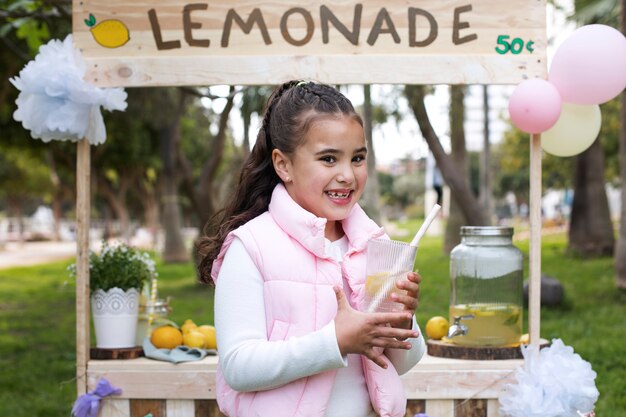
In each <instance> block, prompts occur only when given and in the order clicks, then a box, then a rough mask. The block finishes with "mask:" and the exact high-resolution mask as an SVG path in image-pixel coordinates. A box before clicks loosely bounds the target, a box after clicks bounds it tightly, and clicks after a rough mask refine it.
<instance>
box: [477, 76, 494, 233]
mask: <svg viewBox="0 0 626 417" xmlns="http://www.w3.org/2000/svg"><path fill="white" fill-rule="evenodd" d="M483 113H484V121H483V134H484V139H483V151H482V153H481V154H480V156H481V158H480V204H481V205H482V206H483V210H485V213H486V217H487V220H489V221H490V223H491V219H492V216H493V211H494V209H493V198H492V192H491V144H490V142H489V87H488V86H487V85H484V86H483Z"/></svg>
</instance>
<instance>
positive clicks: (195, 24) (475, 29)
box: [72, 0, 547, 417]
mask: <svg viewBox="0 0 626 417" xmlns="http://www.w3.org/2000/svg"><path fill="white" fill-rule="evenodd" d="M72 13H73V41H74V44H75V46H76V48H77V49H78V50H79V51H80V54H81V55H82V57H83V58H84V61H85V63H86V66H87V68H86V73H85V77H84V79H85V81H87V82H88V83H91V84H93V85H94V86H98V87H102V88H109V87H147V86H180V85H220V84H226V85H267V84H275V83H277V82H281V81H283V80H287V79H293V78H303V79H315V80H318V81H321V82H325V83H331V84H373V83H381V84H518V83H520V82H522V81H524V80H527V79H533V78H539V79H545V78H546V77H547V68H546V49H547V40H546V28H545V26H546V15H545V14H546V2H545V0H538V1H534V2H529V1H526V0H510V1H507V2H502V1H500V0H473V1H467V0H464V1H461V0H448V1H445V2H441V1H436V0H424V1H420V2H418V3H415V4H411V3H407V2H405V1H398V0H391V1H380V0H366V1H361V2H346V1H341V0H328V1H323V2H313V1H304V2H303V1H299V2H294V1H287V0H279V1H272V2H268V1H262V0H261V1H254V2H252V1H247V0H235V1H230V0H229V1H226V0H216V1H211V2H210V3H209V2H199V3H198V2H197V3H189V2H185V1H182V0H157V1H154V2H148V3H146V2H128V1H122V0H107V1H104V0H81V1H79V0H73V11H72ZM77 146H78V156H77V211H76V213H77V243H78V245H77V246H78V250H77V285H76V316H77V320H76V326H77V328H76V349H77V351H76V361H77V363H76V377H77V390H78V394H79V395H82V394H85V393H86V392H87V391H92V390H94V389H95V388H96V387H97V386H98V383H99V381H101V380H103V379H106V380H107V381H109V382H110V384H111V385H113V386H115V387H117V388H119V390H120V393H119V395H113V396H108V397H106V398H104V399H103V400H102V408H101V410H100V416H101V417H121V416H130V417H144V416H146V415H148V414H150V415H152V416H153V417H165V416H168V417H174V416H176V417H195V416H217V415H220V414H219V410H218V409H217V405H216V402H215V374H216V365H217V360H218V359H217V357H216V356H207V357H205V358H203V359H202V360H200V361H194V362H187V363H180V364H173V363H167V362H160V361H154V360H150V359H147V358H136V359H129V360H96V359H91V358H90V356H89V351H90V347H89V343H90V334H89V333H90V326H89V311H90V308H89V284H88V283H89V266H88V252H89V245H88V242H89V235H88V234H89V225H90V218H89V213H90V197H89V196H90V192H89V184H90V176H89V173H90V169H91V167H90V164H91V162H90V143H89V142H88V141H87V140H81V141H79V142H78V144H77ZM530 151H531V191H530V221H531V250H530V305H529V311H528V327H529V333H530V343H531V344H535V345H537V344H538V343H539V340H540V339H539V324H540V317H539V300H540V294H539V289H540V286H539V283H540V281H539V279H540V228H541V212H540V206H539V203H540V198H541V190H540V177H541V160H540V152H541V149H540V137H539V135H538V134H533V135H532V138H531V141H530ZM438 162H439V161H438ZM519 317H521V316H519ZM521 363H522V361H521V360H519V359H511V360H459V359H450V358H442V357H436V356H429V355H427V356H426V357H425V358H424V359H422V361H421V362H420V363H419V364H418V365H417V366H416V367H415V368H414V369H412V370H411V371H409V372H408V373H407V374H405V375H404V376H403V377H402V378H403V382H404V386H405V390H406V394H407V397H408V398H409V402H408V408H407V416H413V415H414V414H415V413H419V412H422V413H427V414H428V415H430V416H440V417H442V416H459V417H460V416H465V417H469V416H471V417H473V416H476V417H495V416H498V415H499V411H498V398H499V396H500V394H501V392H502V390H503V387H504V385H505V384H506V383H508V382H512V379H513V372H514V370H515V369H516V368H517V367H519V366H520V364H521Z"/></svg>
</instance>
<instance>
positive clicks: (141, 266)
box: [69, 242, 157, 293]
mask: <svg viewBox="0 0 626 417" xmlns="http://www.w3.org/2000/svg"><path fill="white" fill-rule="evenodd" d="M69 270H70V275H72V276H75V275H76V264H72V265H70V267H69ZM156 277H157V272H156V267H155V262H154V261H153V260H152V259H151V258H150V255H149V254H148V253H147V252H140V251H138V250H137V249H136V248H133V247H130V246H128V245H126V244H124V243H119V244H117V245H114V246H111V245H109V243H107V242H102V250H101V252H100V253H99V254H97V253H93V252H92V253H90V255H89V289H90V291H91V293H93V292H94V291H96V290H98V289H101V290H103V291H108V290H110V289H111V288H115V287H117V288H120V289H122V290H124V291H127V290H129V289H131V288H136V289H138V290H141V288H143V286H144V284H146V283H148V282H150V281H151V280H152V279H156Z"/></svg>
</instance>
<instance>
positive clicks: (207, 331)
mask: <svg viewBox="0 0 626 417" xmlns="http://www.w3.org/2000/svg"><path fill="white" fill-rule="evenodd" d="M196 331H198V332H200V333H202V334H204V341H205V344H204V348H205V349H217V339H216V338H215V327H213V326H211V325H208V324H203V325H202V326H198V328H197V329H196Z"/></svg>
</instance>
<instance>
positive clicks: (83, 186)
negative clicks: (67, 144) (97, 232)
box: [76, 139, 91, 395]
mask: <svg viewBox="0 0 626 417" xmlns="http://www.w3.org/2000/svg"><path fill="white" fill-rule="evenodd" d="M90 152H91V148H90V145H89V141H87V139H83V140H81V141H80V142H78V145H77V155H76V385H77V390H78V395H82V394H84V393H86V392H87V361H88V360H89V343H90V336H89V225H90V221H89V220H90V219H89V217H90V211H91V201H90V191H89V188H90V178H91V155H90Z"/></svg>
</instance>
